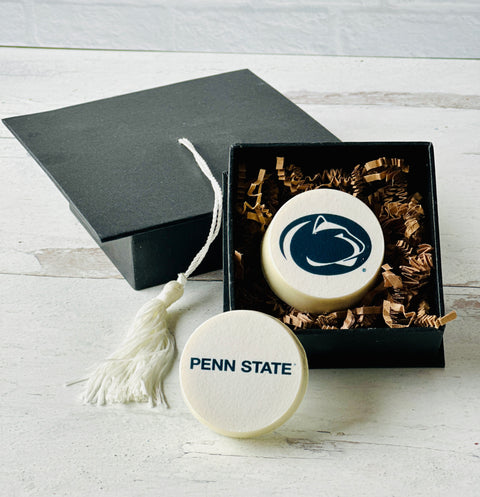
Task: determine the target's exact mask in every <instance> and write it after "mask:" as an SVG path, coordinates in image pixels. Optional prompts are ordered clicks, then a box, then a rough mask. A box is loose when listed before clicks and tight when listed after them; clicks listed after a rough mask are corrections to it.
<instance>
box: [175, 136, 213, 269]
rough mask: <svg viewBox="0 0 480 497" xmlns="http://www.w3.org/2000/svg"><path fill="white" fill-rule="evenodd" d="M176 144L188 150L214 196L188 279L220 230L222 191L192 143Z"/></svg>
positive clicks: (185, 140) (182, 141)
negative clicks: (203, 238) (209, 220)
mask: <svg viewBox="0 0 480 497" xmlns="http://www.w3.org/2000/svg"><path fill="white" fill-rule="evenodd" d="M178 143H180V144H181V145H183V146H184V147H185V148H187V149H188V150H190V152H191V153H192V155H193V157H194V159H195V161H196V163H197V164H198V167H199V168H200V169H201V170H202V172H203V174H204V175H205V176H206V177H207V178H208V179H209V181H210V184H211V185H212V188H213V193H214V196H215V198H214V201H213V213H212V224H211V225H210V231H209V233H208V237H207V240H206V242H205V245H204V246H203V247H202V248H201V249H200V250H199V251H198V253H197V255H196V256H195V257H194V258H193V260H192V262H191V263H190V266H188V269H187V270H186V271H185V273H184V274H185V277H186V278H188V277H189V276H190V275H191V274H192V273H193V272H194V271H195V269H197V268H198V266H199V265H200V264H201V262H202V261H203V259H204V258H205V256H206V255H207V252H208V249H209V248H210V245H211V244H212V242H213V240H215V238H216V237H217V235H218V233H219V231H220V228H221V226H222V189H221V188H220V185H219V184H218V181H217V180H216V179H215V177H214V176H213V174H212V171H211V170H210V168H209V167H208V164H207V163H206V162H205V159H204V158H203V157H202V156H201V155H200V154H199V153H198V152H197V150H196V149H195V147H194V146H193V144H192V142H191V141H190V140H188V139H187V138H180V139H179V140H178Z"/></svg>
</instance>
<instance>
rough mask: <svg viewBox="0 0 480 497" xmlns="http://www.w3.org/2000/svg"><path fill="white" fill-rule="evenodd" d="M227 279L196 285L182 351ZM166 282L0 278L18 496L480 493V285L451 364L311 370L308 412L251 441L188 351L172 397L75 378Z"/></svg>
mask: <svg viewBox="0 0 480 497" xmlns="http://www.w3.org/2000/svg"><path fill="white" fill-rule="evenodd" d="M221 293H222V286H221V283H212V282H191V283H189V284H188V286H187V288H186V293H185V295H184V297H183V298H182V300H180V301H179V302H178V303H177V304H175V305H174V307H173V309H172V314H171V318H170V322H171V325H172V326H173V327H174V329H175V335H176V339H177V343H178V347H179V349H182V348H183V346H184V344H185V342H186V340H187V339H188V337H189V335H190V334H191V332H192V331H193V329H194V328H195V327H196V326H198V325H199V324H200V323H202V322H203V321H204V320H205V319H207V318H208V317H210V316H213V315H214V314H216V313H218V312H221ZM153 295H155V290H154V289H149V290H145V291H142V292H133V291H131V290H130V289H129V287H128V285H127V283H125V282H124V281H122V280H114V279H110V280H101V279H99V280H88V279H72V278H47V277H37V278H36V277H30V276H5V275H4V276H1V277H0V316H2V326H1V330H0V333H1V340H2V343H3V347H2V348H1V349H0V361H1V364H2V366H3V373H2V383H1V395H2V398H4V399H5V400H6V402H5V401H4V402H2V404H0V414H1V416H2V430H3V431H2V433H3V436H2V442H3V445H4V450H3V451H2V452H1V455H0V464H1V465H2V474H3V476H2V480H3V483H2V486H3V488H4V491H5V492H7V493H8V494H9V495H16V494H17V495H24V494H34V495H53V494H54V493H57V494H58V495H67V494H68V495H70V496H80V495H85V494H92V492H93V493H99V492H100V490H102V491H103V493H105V495H112V496H114V495H119V494H123V493H124V492H127V493H129V494H132V493H134V494H135V495H156V490H155V489H158V487H159V486H161V488H162V490H164V491H165V492H167V493H168V492H169V491H171V492H173V491H174V489H181V490H177V493H176V495H199V494H203V493H205V494H207V493H208V494H209V495H214V494H216V493H221V492H223V493H225V492H227V493H228V494H229V495H230V494H231V495H240V494H242V495H243V494H244V492H245V491H250V492H253V494H254V495H266V494H268V495H272V494H274V495H290V494H291V491H292V486H293V487H295V489H296V490H295V491H296V493H297V494H299V495H311V492H312V491H313V490H314V489H318V488H320V487H321V488H322V489H324V490H325V492H326V494H327V495H330V494H331V493H334V494H336V495H339V494H342V493H343V494H345V495H352V494H355V495H371V496H377V495H378V496H383V495H385V494H386V493H387V494H389V493H391V494H399V495H406V494H408V495H425V496H426V495H433V494H434V495H444V496H447V495H452V492H453V491H454V490H457V491H458V488H461V493H462V495H465V496H470V495H471V496H473V495H475V493H474V491H473V490H474V486H473V485H474V484H477V485H478V483H480V480H479V474H478V472H476V471H475V468H476V467H477V466H478V457H479V455H480V454H479V447H478V445H477V444H478V443H479V442H480V427H479V425H478V410H479V408H480V404H479V403H480V400H479V396H478V395H477V393H478V374H479V369H478V357H479V355H480V342H479V340H478V338H477V324H478V320H479V318H480V303H479V302H480V293H479V292H478V290H465V289H449V290H448V292H447V306H448V307H456V308H457V310H458V313H459V318H458V319H457V320H456V321H454V322H453V323H450V324H449V325H448V326H447V332H446V355H447V367H446V369H445V370H443V369H370V370H369V369H364V370H314V371H311V375H310V383H309V387H308V390H307V394H306V397H305V399H304V402H303V403H302V405H301V407H300V409H299V410H298V411H297V413H296V414H295V415H294V416H293V417H292V418H291V419H290V420H289V421H288V422H287V423H286V424H285V425H284V426H283V427H281V428H279V429H278V430H276V431H275V432H274V433H272V434H269V435H266V436H264V437H261V438H259V439H253V440H230V439H227V438H224V437H222V436H220V435H216V434H214V433H213V432H211V431H209V430H208V429H207V428H205V427H203V425H201V424H200V423H198V422H197V421H196V420H195V419H194V418H193V417H192V416H191V415H190V413H189V412H188V410H187V408H186V406H185V405H184V403H183V400H182V398H181V395H180V390H179V382H178V372H177V371H178V369H177V364H176V365H175V366H174V368H173V369H172V372H171V374H170V375H169V377H168V378H167V381H166V392H167V395H168V399H169V402H170V404H171V408H170V409H169V410H166V409H164V408H161V407H160V408H155V409H150V408H148V407H147V406H143V405H132V406H113V407H108V408H99V407H93V406H85V405H82V404H81V403H79V401H78V398H77V396H78V395H79V394H80V392H81V385H80V384H79V385H75V386H73V387H69V388H65V387H64V386H63V385H64V383H65V382H66V381H69V380H72V379H76V378H79V377H82V376H83V375H84V374H85V370H86V368H88V367H89V366H90V365H91V364H92V363H94V362H96V361H97V360H100V359H102V358H103V357H105V355H106V354H107V353H108V352H110V350H111V349H112V346H113V345H114V344H115V343H116V342H118V340H120V338H121V336H122V334H123V332H124V330H125V329H126V326H127V325H128V323H129V322H130V320H131V318H132V316H133V314H134V313H135V311H136V310H137V309H138V307H139V306H140V305H141V304H142V303H143V302H145V301H146V300H147V299H148V298H149V297H152V296H153ZM19 326H20V328H19ZM176 361H177V363H178V357H177V360H176ZM51 468H55V471H54V473H52V472H51ZM47 475H49V476H48V477H47ZM357 485H359V486H358V487H357ZM178 492H180V494H179V493H178Z"/></svg>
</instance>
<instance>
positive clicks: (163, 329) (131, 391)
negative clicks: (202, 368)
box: [84, 138, 222, 406]
mask: <svg viewBox="0 0 480 497" xmlns="http://www.w3.org/2000/svg"><path fill="white" fill-rule="evenodd" d="M178 141H179V143H180V144H181V145H183V146H184V147H186V148H187V149H188V150H189V151H190V152H191V153H192V155H193V157H194V159H195V161H196V163H197V164H198V166H199V167H200V169H201V170H202V172H203V173H204V174H205V176H206V177H207V178H208V179H209V180H210V183H211V185H212V188H213V191H214V194H215V201H214V205H213V217H212V224H211V226H210V231H209V233H208V237H207V240H206V242H205V245H204V246H203V247H202V248H201V249H200V250H199V252H198V253H197V255H196V256H195V257H194V258H193V260H192V262H191V263H190V266H189V267H188V268H187V270H186V271H185V273H181V274H179V275H178V279H177V280H176V281H170V282H168V283H167V284H166V285H165V286H164V288H163V290H162V292H161V293H160V295H158V296H157V297H155V298H153V299H152V300H150V301H149V302H147V303H146V304H144V305H143V307H142V308H141V309H140V310H139V311H138V313H137V315H136V316H135V319H134V322H133V325H132V327H131V328H130V330H129V332H128V333H127V335H126V336H125V338H124V339H123V341H122V343H121V344H120V346H119V347H118V349H117V350H116V351H115V352H114V353H113V354H111V355H110V356H109V357H108V358H107V359H106V360H105V361H104V362H102V363H101V364H99V365H98V366H97V367H96V368H95V370H94V371H93V372H92V374H91V375H90V377H89V378H88V380H87V385H86V388H85V394H84V400H85V402H88V403H92V404H110V403H128V402H149V403H150V405H151V406H155V405H157V404H159V403H163V404H165V405H167V402H166V399H165V395H164V392H163V380H164V379H165V377H166V375H167V374H168V372H169V371H170V368H171V366H172V363H173V359H174V357H175V339H174V337H173V335H172V334H171V333H170V331H169V330H168V327H167V309H168V308H169V307H170V306H171V305H172V304H173V303H174V302H176V301H177V300H178V299H179V298H180V297H181V296H182V295H183V289H184V286H185V283H186V281H187V278H188V277H189V276H190V275H191V274H192V273H193V272H194V271H195V269H197V267H198V266H199V265H200V263H201V262H202V261H203V259H204V257H205V255H206V254H207V252H208V249H209V247H210V245H211V244H212V242H213V241H214V240H215V238H216V236H217V235H218V233H219V231H220V227H221V222H222V190H221V188H220V185H219V184H218V182H217V180H216V179H215V177H214V176H213V174H212V172H211V171H210V168H209V167H208V165H207V163H206V162H205V160H204V159H203V158H202V157H201V155H200V154H199V153H198V152H197V150H196V149H195V147H194V146H193V145H192V143H191V142H190V141H189V140H187V139H186V138H181V139H179V140H178Z"/></svg>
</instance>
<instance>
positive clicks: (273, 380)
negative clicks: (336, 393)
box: [180, 310, 308, 438]
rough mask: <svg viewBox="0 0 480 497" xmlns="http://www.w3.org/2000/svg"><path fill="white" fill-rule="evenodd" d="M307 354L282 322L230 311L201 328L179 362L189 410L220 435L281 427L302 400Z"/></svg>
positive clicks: (243, 435)
mask: <svg viewBox="0 0 480 497" xmlns="http://www.w3.org/2000/svg"><path fill="white" fill-rule="evenodd" d="M307 381H308V364H307V358H306V355H305V351H304V349H303V347H302V345H301V343H300V342H299V340H298V338H297V337H296V336H295V335H294V334H293V333H292V331H291V330H290V329H289V328H288V327H287V326H285V325H284V324H283V323H281V322H280V321H279V320H277V319H275V318H273V317H271V316H268V315H266V314H263V313H261V312H256V311H244V310H239V311H230V312H226V313H223V314H219V315H217V316H214V317H213V318H211V319H209V320H208V321H206V322H205V323H203V324H202V325H200V326H199V327H198V328H197V329H196V330H195V331H194V333H193V334H192V336H191V337H190V338H189V340H188V342H187V344H186V345H185V348H184V349H183V353H182V357H181V359H180V384H181V388H182V393H183V396H184V399H185V402H186V404H187V405H188V407H189V408H190V410H191V411H192V413H193V414H194V415H195V416H196V417H197V418H198V419H199V420H200V421H201V422H202V423H204V424H205V425H207V426H208V427H209V428H211V429H212V430H214V431H216V432H218V433H221V434H222V435H226V436H230V437H236V438H246V437H253V436H257V435H261V434H263V433H267V432H269V431H271V430H273V429H275V428H277V427H278V426H280V425H281V424H283V423H284V422H285V421H286V420H287V419H288V418H289V417H290V416H291V415H292V414H293V413H294V412H295V411H296V409H297V407H298V406H299V405H300V402H301V401H302V399H303V396H304V393H305V389H306V386H307Z"/></svg>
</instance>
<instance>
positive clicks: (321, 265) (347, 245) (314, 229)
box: [279, 214, 372, 276]
mask: <svg viewBox="0 0 480 497" xmlns="http://www.w3.org/2000/svg"><path fill="white" fill-rule="evenodd" d="M279 243H280V250H281V252H282V255H283V256H284V257H285V259H287V260H293V261H294V262H295V264H296V265H297V266H298V267H300V268H301V269H303V270H304V271H307V272H309V273H312V274H319V275H325V276H326V275H339V274H345V273H349V272H350V271H354V270H355V269H357V268H359V267H360V266H361V265H362V264H363V263H364V262H365V261H366V260H367V259H368V257H369V256H370V253H371V251H372V242H371V241H370V237H369V236H368V233H367V232H366V231H365V230H364V229H363V228H362V227H361V226H360V225H359V224H357V223H356V222H355V221H352V220H351V219H348V218H346V217H343V216H337V215H335V214H310V215H308V216H303V217H300V218H298V219H296V220H295V221H293V222H291V223H290V224H289V225H288V226H287V227H286V228H285V229H284V230H283V231H282V234H281V235H280V241H279Z"/></svg>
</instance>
